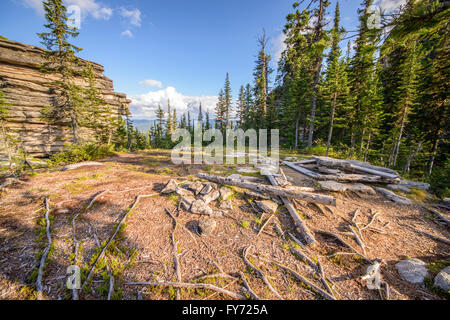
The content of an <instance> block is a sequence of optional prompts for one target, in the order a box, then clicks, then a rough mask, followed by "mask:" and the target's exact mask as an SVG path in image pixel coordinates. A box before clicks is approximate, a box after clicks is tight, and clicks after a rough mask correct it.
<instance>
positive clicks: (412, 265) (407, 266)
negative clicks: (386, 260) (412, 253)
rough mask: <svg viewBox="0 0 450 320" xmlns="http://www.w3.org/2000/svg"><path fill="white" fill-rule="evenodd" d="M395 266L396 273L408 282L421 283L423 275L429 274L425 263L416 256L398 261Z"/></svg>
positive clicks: (423, 278)
mask: <svg viewBox="0 0 450 320" xmlns="http://www.w3.org/2000/svg"><path fill="white" fill-rule="evenodd" d="M395 267H396V268H397V271H398V273H399V274H400V275H401V276H402V277H403V278H404V279H405V280H406V281H408V282H409V283H413V284H423V282H424V280H425V277H427V276H429V273H428V269H427V265H426V263H425V262H423V261H422V260H419V259H417V258H410V259H407V260H403V261H400V262H398V263H397V264H396V265H395Z"/></svg>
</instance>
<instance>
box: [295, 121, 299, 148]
mask: <svg viewBox="0 0 450 320" xmlns="http://www.w3.org/2000/svg"><path fill="white" fill-rule="evenodd" d="M299 122H300V114H299V115H298V117H297V121H296V122H295V149H297V148H298V124H299Z"/></svg>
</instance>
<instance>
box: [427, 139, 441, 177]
mask: <svg viewBox="0 0 450 320" xmlns="http://www.w3.org/2000/svg"><path fill="white" fill-rule="evenodd" d="M438 146H439V138H436V140H435V141H434V145H433V151H432V152H431V158H430V162H429V163H428V170H427V174H428V176H431V173H432V172H433V165H434V159H435V158H436V154H437V149H438Z"/></svg>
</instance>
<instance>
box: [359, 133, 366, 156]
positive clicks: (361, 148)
mask: <svg viewBox="0 0 450 320" xmlns="http://www.w3.org/2000/svg"><path fill="white" fill-rule="evenodd" d="M365 134H366V128H365V127H364V128H363V130H362V133H361V145H360V146H359V153H361V152H362V151H363V147H364V135H365Z"/></svg>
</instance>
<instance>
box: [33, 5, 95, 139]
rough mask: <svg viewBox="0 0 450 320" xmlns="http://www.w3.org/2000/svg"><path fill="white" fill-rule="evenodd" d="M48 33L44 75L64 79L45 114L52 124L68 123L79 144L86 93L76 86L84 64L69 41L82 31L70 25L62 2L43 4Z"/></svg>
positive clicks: (57, 87)
mask: <svg viewBox="0 0 450 320" xmlns="http://www.w3.org/2000/svg"><path fill="white" fill-rule="evenodd" d="M43 6H44V10H45V18H46V20H47V24H45V25H44V26H45V28H47V29H48V32H42V33H38V36H39V37H40V38H41V39H42V41H41V43H42V44H43V45H44V46H45V47H46V48H47V50H48V51H46V52H45V54H44V58H45V59H46V61H47V62H46V63H45V64H44V65H43V66H42V71H43V72H46V73H58V74H59V75H60V76H61V79H60V80H58V81H55V85H56V88H55V91H56V93H57V94H58V99H57V100H56V103H55V104H54V105H52V106H50V107H49V108H46V109H45V110H44V112H43V114H44V116H45V117H46V118H48V119H50V120H53V121H58V120H65V119H68V120H69V121H70V124H71V126H72V132H73V140H74V142H75V143H79V137H78V127H79V125H80V122H81V121H82V119H83V116H82V114H83V113H86V111H89V110H86V109H85V108H84V107H85V106H84V103H83V90H82V88H81V87H80V86H78V85H76V84H75V82H74V80H73V78H74V76H76V75H77V74H78V71H77V70H76V66H78V67H79V66H80V60H79V59H78V58H77V57H76V56H75V53H77V52H79V51H81V50H82V49H81V48H79V47H76V46H75V45H73V44H71V43H70V42H69V38H71V37H77V36H78V31H77V29H76V28H74V27H70V26H69V25H68V22H69V18H68V17H67V14H66V12H67V9H66V7H65V6H64V4H63V1H62V0H47V1H44V2H43Z"/></svg>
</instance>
